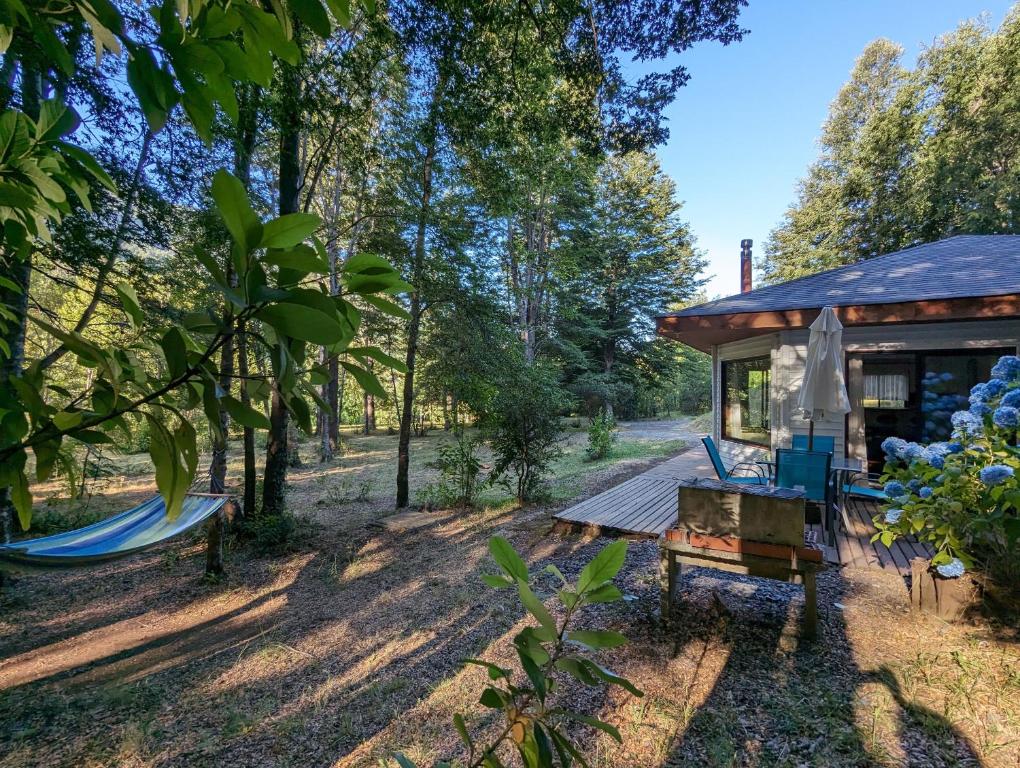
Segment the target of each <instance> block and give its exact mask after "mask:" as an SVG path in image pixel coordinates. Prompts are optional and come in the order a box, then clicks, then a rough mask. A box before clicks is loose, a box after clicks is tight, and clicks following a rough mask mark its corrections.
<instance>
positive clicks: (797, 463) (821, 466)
mask: <svg viewBox="0 0 1020 768" xmlns="http://www.w3.org/2000/svg"><path fill="white" fill-rule="evenodd" d="M831 468H832V454H831V453H825V452H824V451H796V450H793V449H792V448H777V449H776V473H775V479H774V481H773V484H774V485H775V486H776V487H778V488H794V489H798V490H801V489H802V490H803V491H804V497H805V498H806V499H807V500H808V501H810V502H812V503H813V504H816V505H817V506H819V507H820V508H821V510H822V515H821V519H822V524H823V525H824V527H825V530H826V533H827V534H828V539H829V543H830V545H831V544H832V543H833V537H834V536H835V528H834V525H833V519H832V517H833V516H832V512H833V509H832V508H833V504H832V501H833V499H832V484H831V483H830V482H829V478H830V476H831Z"/></svg>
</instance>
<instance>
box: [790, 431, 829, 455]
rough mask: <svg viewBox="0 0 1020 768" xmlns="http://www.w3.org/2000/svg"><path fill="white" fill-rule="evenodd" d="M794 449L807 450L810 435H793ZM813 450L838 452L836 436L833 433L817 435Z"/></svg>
mask: <svg viewBox="0 0 1020 768" xmlns="http://www.w3.org/2000/svg"><path fill="white" fill-rule="evenodd" d="M793 450H795V451H806V450H809V449H808V436H807V435H794V436H793ZM810 450H812V451H822V452H824V453H835V452H836V438H834V437H832V436H831V435H815V439H814V444H813V447H812V448H811V449H810Z"/></svg>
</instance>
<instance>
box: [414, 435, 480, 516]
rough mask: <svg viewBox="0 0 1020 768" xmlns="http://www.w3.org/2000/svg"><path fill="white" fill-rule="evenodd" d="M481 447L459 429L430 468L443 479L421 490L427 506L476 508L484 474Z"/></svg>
mask: <svg viewBox="0 0 1020 768" xmlns="http://www.w3.org/2000/svg"><path fill="white" fill-rule="evenodd" d="M479 445H480V442H479V440H478V439H476V438H474V437H470V436H468V435H466V434H464V432H463V431H461V430H458V432H457V434H456V436H455V437H454V439H453V441H452V442H450V443H447V444H446V445H443V446H441V447H440V448H439V450H438V454H439V456H438V457H437V458H436V460H435V461H433V462H431V463H430V464H429V466H430V467H432V468H433V469H438V470H439V473H440V480H439V482H438V483H435V484H430V485H428V486H426V487H425V488H424V489H423V490H422V497H423V499H424V500H425V501H426V503H430V504H434V505H435V506H438V507H460V508H461V509H465V508H467V507H471V506H473V505H474V503H475V501H476V499H477V496H478V489H479V485H480V484H481V482H480V481H481V474H482V461H481V459H480V458H479V457H478V446H479Z"/></svg>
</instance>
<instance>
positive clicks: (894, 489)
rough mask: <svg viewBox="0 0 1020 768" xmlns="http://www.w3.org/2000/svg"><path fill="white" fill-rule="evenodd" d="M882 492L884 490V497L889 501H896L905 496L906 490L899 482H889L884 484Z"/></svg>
mask: <svg viewBox="0 0 1020 768" xmlns="http://www.w3.org/2000/svg"><path fill="white" fill-rule="evenodd" d="M882 490H884V491H885V495H886V496H888V497H889V498H891V499H898V498H899V497H900V496H906V495H907V489H906V488H905V487H904V485H903V483H901V482H900V481H899V480H890V481H889V482H888V483H886V484H885V488H883V489H882Z"/></svg>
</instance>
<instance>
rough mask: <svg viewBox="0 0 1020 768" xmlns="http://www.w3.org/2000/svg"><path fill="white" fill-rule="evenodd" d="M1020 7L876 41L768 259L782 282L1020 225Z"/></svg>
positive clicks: (839, 98) (764, 266) (841, 98)
mask: <svg viewBox="0 0 1020 768" xmlns="http://www.w3.org/2000/svg"><path fill="white" fill-rule="evenodd" d="M1018 45H1020V9H1018V7H1017V6H1014V7H1013V8H1012V10H1011V11H1010V12H1009V13H1007V14H1006V17H1005V19H1004V20H1003V22H1002V24H1001V25H1000V26H999V28H998V29H991V28H990V26H989V24H988V21H987V19H975V20H970V21H964V22H962V23H961V24H960V25H959V26H958V27H957V28H956V29H955V30H954V31H952V32H948V33H946V34H944V35H942V36H941V37H939V38H937V39H936V40H935V41H934V42H933V43H932V44H931V45H929V46H926V47H925V49H924V50H923V52H922V53H921V55H920V56H919V57H918V60H917V63H916V65H915V66H914V67H913V68H910V67H909V66H908V65H907V63H906V62H904V60H903V59H904V54H903V47H902V46H901V45H899V44H898V43H895V42H892V41H891V40H886V39H882V38H880V39H878V40H875V41H874V42H872V43H871V44H870V45H868V46H867V48H866V49H865V50H864V51H863V53H862V54H861V56H860V57H859V58H858V60H857V62H856V64H855V66H854V68H853V71H852V72H851V73H850V78H849V80H848V81H847V82H846V84H845V85H844V86H843V87H842V88H841V89H840V91H839V93H838V94H837V95H836V97H835V99H834V100H833V102H832V104H831V105H830V109H829V115H828V118H827V119H826V121H825V124H824V125H823V126H822V132H821V136H820V137H819V140H818V144H819V157H818V159H817V161H816V162H815V163H814V164H812V166H811V167H810V168H809V169H808V172H807V175H806V176H805V177H804V178H803V179H802V180H801V182H800V185H799V190H798V196H797V200H796V202H795V203H794V204H793V205H792V206H791V207H790V209H789V210H788V211H787V213H786V216H785V217H784V219H783V221H782V222H781V223H780V224H779V226H777V227H776V229H775V230H773V232H772V233H771V235H770V237H769V240H768V242H767V243H766V247H765V255H764V257H763V258H762V260H761V262H760V263H759V264H758V267H759V268H760V269H761V271H762V274H763V276H764V278H765V279H766V280H767V281H769V282H783V281H785V280H789V279H791V278H794V277H799V276H801V275H806V274H810V273H812V272H818V271H820V270H823V269H830V268H832V267H838V266H842V265H844V264H852V263H854V262H857V261H860V260H862V259H867V258H871V257H873V256H880V255H882V254H884V253H891V252H893V251H898V250H900V249H903V248H907V247H909V246H911V245H917V244H918V243H928V242H933V241H935V240H940V239H942V238H945V237H950V236H952V235H964V234H975V235H996V234H1016V233H1018V232H1020V195H1018V194H1017V189H1018V188H1020V160H1018V158H1020V94H1018V92H1017V87H1016V84H1017V51H1018V50H1020V49H1018Z"/></svg>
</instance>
